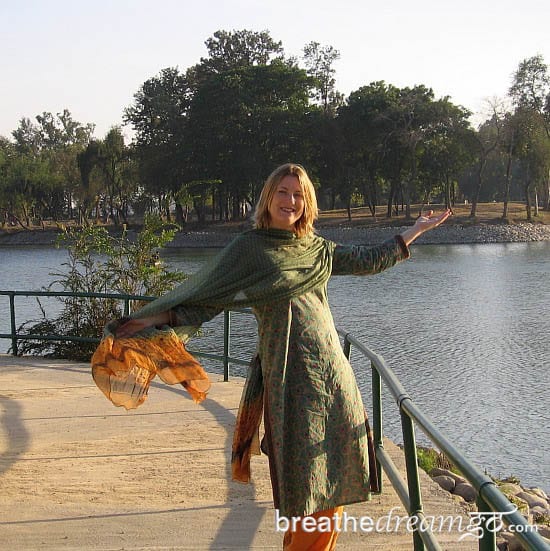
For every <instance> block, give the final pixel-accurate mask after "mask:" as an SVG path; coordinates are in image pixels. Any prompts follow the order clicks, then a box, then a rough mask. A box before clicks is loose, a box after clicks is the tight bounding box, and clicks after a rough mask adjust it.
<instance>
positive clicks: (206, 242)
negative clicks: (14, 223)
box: [0, 222, 550, 248]
mask: <svg viewBox="0 0 550 551" xmlns="http://www.w3.org/2000/svg"><path fill="white" fill-rule="evenodd" d="M246 227H247V226H246V225H245V224H243V225H242V227H241V229H240V230H228V229H227V228H223V227H212V228H207V229H204V230H201V231H181V232H179V233H178V234H176V237H175V239H174V240H173V241H172V242H171V243H170V244H169V245H168V247H181V248H188V247H189V248H195V247H196V248H208V247H215V248H219V247H224V246H225V245H227V243H229V241H231V239H233V237H235V235H237V234H238V233H239V231H242V230H244V229H246ZM405 228H406V226H402V227H368V226H367V227H357V226H356V227H348V226H346V225H344V224H342V225H340V226H337V227H336V226H331V227H323V226H321V227H319V229H318V233H319V234H320V235H322V236H323V237H326V238H327V239H330V240H332V241H335V242H337V243H343V244H350V243H358V244H366V245H376V244H378V243H381V242H382V241H384V240H385V239H389V238H390V237H392V236H394V235H395V234H397V233H400V232H402V231H403V230H404V229H405ZM58 235H59V234H58V232H56V231H41V230H33V231H16V232H2V231H0V246H2V245H5V246H8V245H10V246H15V247H18V246H28V245H35V246H37V245H38V246H40V245H53V244H54V243H55V241H56V238H57V236H58ZM545 240H550V225H544V224H529V223H526V222H523V223H520V224H476V225H472V226H469V225H468V226H466V225H464V226H463V225H460V224H445V225H442V226H439V227H438V228H435V229H434V230H432V231H430V232H428V233H425V234H424V235H422V236H421V237H420V238H419V239H418V240H417V241H416V242H415V243H416V244H419V245H420V244H459V243H524V242H530V241H545Z"/></svg>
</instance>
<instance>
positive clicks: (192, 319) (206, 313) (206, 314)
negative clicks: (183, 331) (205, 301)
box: [170, 304, 223, 327]
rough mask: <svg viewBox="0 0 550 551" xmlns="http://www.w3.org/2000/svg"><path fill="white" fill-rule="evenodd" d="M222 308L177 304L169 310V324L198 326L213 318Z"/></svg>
mask: <svg viewBox="0 0 550 551" xmlns="http://www.w3.org/2000/svg"><path fill="white" fill-rule="evenodd" d="M222 310H223V309H222V308H219V307H214V306H195V305H192V304H191V305H185V306H184V305H179V306H175V307H174V308H172V309H171V310H170V325H172V326H186V325H188V326H189V325H190V326H195V327H200V326H201V325H202V324H203V323H206V322H207V321H210V320H211V319H213V318H215V317H216V316H217V315H218V314H219V313H221V312H222Z"/></svg>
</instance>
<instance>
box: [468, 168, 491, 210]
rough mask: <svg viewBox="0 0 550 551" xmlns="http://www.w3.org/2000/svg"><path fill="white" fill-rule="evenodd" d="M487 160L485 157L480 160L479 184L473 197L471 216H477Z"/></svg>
mask: <svg viewBox="0 0 550 551" xmlns="http://www.w3.org/2000/svg"><path fill="white" fill-rule="evenodd" d="M486 163H487V161H486V159H483V160H481V161H480V162H479V170H478V171H477V186H476V189H475V192H474V196H473V197H472V209H471V210H470V218H475V216H476V212H477V204H478V203H479V196H480V194H481V185H482V183H483V171H484V170H485V165H486Z"/></svg>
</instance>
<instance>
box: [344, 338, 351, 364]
mask: <svg viewBox="0 0 550 551" xmlns="http://www.w3.org/2000/svg"><path fill="white" fill-rule="evenodd" d="M344 356H345V357H346V358H347V359H348V362H349V361H351V342H349V340H348V336H347V335H345V336H344Z"/></svg>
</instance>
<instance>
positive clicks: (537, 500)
mask: <svg viewBox="0 0 550 551" xmlns="http://www.w3.org/2000/svg"><path fill="white" fill-rule="evenodd" d="M516 497H519V498H521V499H523V500H524V501H526V502H527V504H528V505H529V507H536V506H540V507H544V508H545V509H546V508H547V507H548V502H547V501H546V499H544V498H542V497H540V496H538V495H536V494H532V493H531V492H530V491H525V490H524V491H523V492H520V493H519V494H517V495H516Z"/></svg>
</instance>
